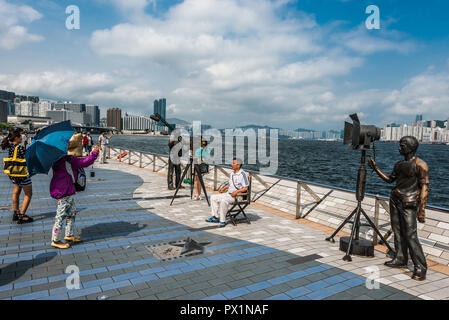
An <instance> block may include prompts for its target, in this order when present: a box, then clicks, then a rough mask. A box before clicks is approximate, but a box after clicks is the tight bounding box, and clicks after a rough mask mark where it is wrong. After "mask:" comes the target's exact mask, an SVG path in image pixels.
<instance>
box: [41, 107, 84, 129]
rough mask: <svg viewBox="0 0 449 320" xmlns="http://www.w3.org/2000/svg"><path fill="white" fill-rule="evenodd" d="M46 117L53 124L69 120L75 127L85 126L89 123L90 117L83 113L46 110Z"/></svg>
mask: <svg viewBox="0 0 449 320" xmlns="http://www.w3.org/2000/svg"><path fill="white" fill-rule="evenodd" d="M45 114H46V116H47V117H48V118H50V119H51V120H52V121H54V122H61V121H67V120H70V121H71V122H72V124H75V125H81V126H83V125H86V124H88V123H89V121H90V116H89V115H88V114H87V113H85V112H74V111H70V110H47V111H46V112H45Z"/></svg>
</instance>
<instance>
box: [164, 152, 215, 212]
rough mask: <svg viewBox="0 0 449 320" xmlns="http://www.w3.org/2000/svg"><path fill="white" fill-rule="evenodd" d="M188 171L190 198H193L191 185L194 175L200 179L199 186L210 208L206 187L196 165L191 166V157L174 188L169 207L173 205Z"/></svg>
mask: <svg viewBox="0 0 449 320" xmlns="http://www.w3.org/2000/svg"><path fill="white" fill-rule="evenodd" d="M189 169H190V181H191V184H190V198H192V197H193V183H194V181H195V175H198V179H200V184H201V189H202V190H203V192H204V196H205V197H206V200H207V204H208V205H209V206H210V203H209V197H208V196H207V191H206V187H205V185H204V181H203V175H202V174H201V172H200V168H199V165H198V164H195V165H194V164H193V156H190V160H189V162H188V163H187V165H186V167H185V169H184V172H183V173H182V176H181V179H179V184H178V185H177V186H176V191H175V194H174V195H173V198H172V199H171V202H170V205H172V204H173V201H174V200H175V198H176V195H177V194H178V191H179V188H180V187H181V184H182V182H183V181H184V178H185V176H186V175H187V172H188V171H189Z"/></svg>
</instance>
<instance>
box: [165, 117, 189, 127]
mask: <svg viewBox="0 0 449 320" xmlns="http://www.w3.org/2000/svg"><path fill="white" fill-rule="evenodd" d="M165 120H166V121H167V122H168V123H170V124H179V125H188V124H190V122H187V121H184V120H181V119H178V118H167V119H165Z"/></svg>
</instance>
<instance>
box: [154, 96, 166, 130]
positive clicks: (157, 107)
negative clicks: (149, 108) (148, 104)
mask: <svg viewBox="0 0 449 320" xmlns="http://www.w3.org/2000/svg"><path fill="white" fill-rule="evenodd" d="M153 113H158V114H159V115H160V116H161V118H162V119H164V120H165V119H166V115H167V99H165V98H162V99H159V100H154V110H153ZM163 130H164V126H163V125H162V124H160V123H159V124H158V125H156V127H155V131H163Z"/></svg>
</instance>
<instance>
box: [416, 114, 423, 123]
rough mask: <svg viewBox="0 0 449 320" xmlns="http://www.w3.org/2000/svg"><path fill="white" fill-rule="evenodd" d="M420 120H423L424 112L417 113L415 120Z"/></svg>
mask: <svg viewBox="0 0 449 320" xmlns="http://www.w3.org/2000/svg"><path fill="white" fill-rule="evenodd" d="M418 121H422V114H417V115H416V120H415V122H416V123H418Z"/></svg>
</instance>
